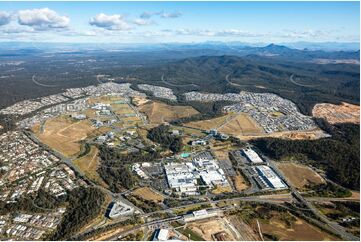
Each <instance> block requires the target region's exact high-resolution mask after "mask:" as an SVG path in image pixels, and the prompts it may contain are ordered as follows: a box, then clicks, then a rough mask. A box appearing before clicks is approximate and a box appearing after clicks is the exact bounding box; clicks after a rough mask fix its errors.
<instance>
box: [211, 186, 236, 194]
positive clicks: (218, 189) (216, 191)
mask: <svg viewBox="0 0 361 242" xmlns="http://www.w3.org/2000/svg"><path fill="white" fill-rule="evenodd" d="M225 192H232V188H231V187H230V186H216V187H215V188H214V189H213V190H212V193H213V194H222V193H225Z"/></svg>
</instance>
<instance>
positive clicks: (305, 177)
mask: <svg viewBox="0 0 361 242" xmlns="http://www.w3.org/2000/svg"><path fill="white" fill-rule="evenodd" d="M278 168H279V169H280V170H281V171H282V172H283V174H284V175H285V176H286V177H287V178H288V179H289V180H290V182H291V183H292V184H293V185H294V186H295V187H297V188H304V187H305V186H306V185H310V184H321V183H324V182H325V181H324V180H323V178H322V177H321V176H320V175H319V174H317V173H316V172H315V171H313V170H312V169H311V168H309V167H307V166H304V165H300V164H296V163H281V164H278Z"/></svg>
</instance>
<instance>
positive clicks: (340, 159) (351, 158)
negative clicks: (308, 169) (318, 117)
mask: <svg viewBox="0 0 361 242" xmlns="http://www.w3.org/2000/svg"><path fill="white" fill-rule="evenodd" d="M319 124H321V122H320V121H319ZM321 127H323V128H324V129H327V131H328V132H329V133H330V134H331V135H332V137H330V138H323V139H318V140H284V139H276V138H262V139H256V140H253V141H252V143H253V144H254V145H255V146H256V147H257V148H258V149H260V150H261V151H262V152H263V153H264V154H265V155H267V156H269V157H270V158H273V159H278V160H279V159H285V158H289V157H295V158H298V159H299V160H301V161H306V162H309V163H311V164H312V165H314V166H316V167H319V168H322V169H324V170H325V171H326V174H327V177H328V178H329V179H330V180H332V181H334V182H336V183H338V184H340V185H342V186H345V187H347V188H350V189H355V190H359V189H360V126H359V125H355V124H348V123H346V124H337V125H329V124H327V122H325V121H324V122H323V124H321Z"/></svg>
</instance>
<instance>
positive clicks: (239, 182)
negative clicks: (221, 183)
mask: <svg viewBox="0 0 361 242" xmlns="http://www.w3.org/2000/svg"><path fill="white" fill-rule="evenodd" d="M230 178H231V180H232V182H233V185H234V187H235V188H236V190H237V192H241V191H243V190H245V189H247V188H248V187H249V185H248V183H247V181H246V180H245V179H244V178H243V176H242V175H240V174H239V173H238V174H237V176H231V177H230Z"/></svg>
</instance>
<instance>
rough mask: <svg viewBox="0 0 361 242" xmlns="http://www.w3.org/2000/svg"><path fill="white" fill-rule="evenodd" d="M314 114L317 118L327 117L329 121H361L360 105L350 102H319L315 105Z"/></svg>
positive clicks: (332, 122)
mask: <svg viewBox="0 0 361 242" xmlns="http://www.w3.org/2000/svg"><path fill="white" fill-rule="evenodd" d="M312 115H313V116H314V117H317V118H325V119H326V120H327V121H328V122H329V123H331V124H335V123H346V122H347V123H355V124H359V123H360V106H358V105H353V104H350V103H341V104H340V105H335V104H330V103H318V104H316V105H315V106H314V107H313V110H312Z"/></svg>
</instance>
